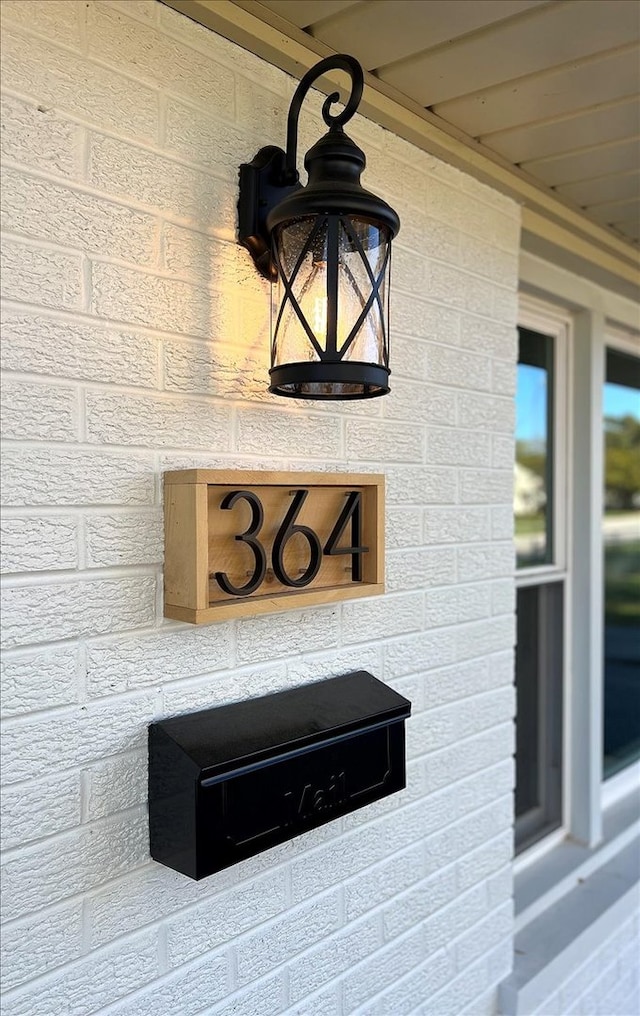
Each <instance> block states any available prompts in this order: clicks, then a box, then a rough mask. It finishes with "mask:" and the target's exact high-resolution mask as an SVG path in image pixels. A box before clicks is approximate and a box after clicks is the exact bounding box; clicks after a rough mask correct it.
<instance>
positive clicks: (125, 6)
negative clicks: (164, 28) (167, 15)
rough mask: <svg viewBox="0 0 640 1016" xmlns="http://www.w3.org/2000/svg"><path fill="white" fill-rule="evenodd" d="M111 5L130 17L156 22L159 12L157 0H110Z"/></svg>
mask: <svg viewBox="0 0 640 1016" xmlns="http://www.w3.org/2000/svg"><path fill="white" fill-rule="evenodd" d="M110 5H111V7H115V8H117V9H118V10H119V11H121V12H122V13H123V14H127V15H129V17H132V18H139V19H140V20H141V21H148V22H150V23H151V24H155V21H156V15H157V12H158V10H157V6H156V0H110Z"/></svg>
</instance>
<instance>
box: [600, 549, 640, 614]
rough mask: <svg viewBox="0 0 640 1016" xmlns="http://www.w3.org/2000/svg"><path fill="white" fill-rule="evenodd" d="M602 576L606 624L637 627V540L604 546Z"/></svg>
mask: <svg viewBox="0 0 640 1016" xmlns="http://www.w3.org/2000/svg"><path fill="white" fill-rule="evenodd" d="M604 576H605V577H604V596H605V601H604V602H605V620H606V621H607V623H609V624H629V625H631V624H638V623H640V540H620V541H619V542H618V543H609V544H607V545H606V546H605V549H604Z"/></svg>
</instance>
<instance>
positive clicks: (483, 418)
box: [458, 393, 515, 434]
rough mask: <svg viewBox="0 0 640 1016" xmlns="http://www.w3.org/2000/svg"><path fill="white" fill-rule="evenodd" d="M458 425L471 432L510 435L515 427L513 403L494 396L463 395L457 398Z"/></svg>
mask: <svg viewBox="0 0 640 1016" xmlns="http://www.w3.org/2000/svg"><path fill="white" fill-rule="evenodd" d="M458 423H459V424H460V426H461V427H468V428H470V429H472V430H479V431H486V430H491V431H503V432H505V433H507V434H512V433H513V430H514V427H515V402H514V400H513V399H511V398H504V399H502V398H500V397H499V396H497V395H495V394H493V395H476V394H473V393H468V394H465V395H464V396H460V397H459V398H458Z"/></svg>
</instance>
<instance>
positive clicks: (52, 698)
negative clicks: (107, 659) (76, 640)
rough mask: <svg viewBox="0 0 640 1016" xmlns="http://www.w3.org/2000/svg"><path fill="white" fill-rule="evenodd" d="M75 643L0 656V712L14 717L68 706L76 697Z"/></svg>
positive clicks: (76, 668)
mask: <svg viewBox="0 0 640 1016" xmlns="http://www.w3.org/2000/svg"><path fill="white" fill-rule="evenodd" d="M76 657H77V653H76V648H75V646H64V647H63V648H61V649H44V650H42V651H39V652H31V653H20V655H18V656H15V655H14V656H12V655H10V654H9V653H5V654H4V656H3V658H2V664H1V666H2V715H3V716H5V717H6V716H18V715H20V713H30V712H36V711H38V710H40V709H49V708H52V707H54V706H64V705H69V704H71V703H72V702H75V701H76V698H77V694H78V692H77V670H78V665H77V659H76Z"/></svg>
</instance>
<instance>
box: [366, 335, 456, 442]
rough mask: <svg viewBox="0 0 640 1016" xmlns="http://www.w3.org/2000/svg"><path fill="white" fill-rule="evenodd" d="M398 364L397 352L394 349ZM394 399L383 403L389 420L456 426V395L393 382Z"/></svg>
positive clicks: (425, 387) (406, 383)
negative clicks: (454, 423) (454, 424)
mask: <svg viewBox="0 0 640 1016" xmlns="http://www.w3.org/2000/svg"><path fill="white" fill-rule="evenodd" d="M394 364H395V350H394ZM391 386H392V392H393V394H392V398H391V399H389V400H387V401H383V407H382V409H383V414H384V416H385V418H386V419H388V420H410V421H411V422H412V423H413V425H414V426H415V424H416V423H430V424H434V425H437V424H444V425H445V426H447V425H448V424H452V423H453V422H454V420H455V418H456V399H455V394H454V393H453V392H450V391H447V389H446V388H438V387H436V386H435V385H427V384H411V383H410V382H407V381H401V380H398V381H396V380H395V379H394V380H393V381H392V382H391Z"/></svg>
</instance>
